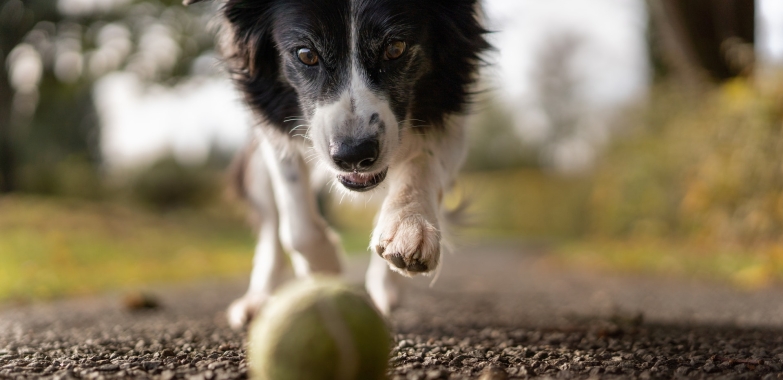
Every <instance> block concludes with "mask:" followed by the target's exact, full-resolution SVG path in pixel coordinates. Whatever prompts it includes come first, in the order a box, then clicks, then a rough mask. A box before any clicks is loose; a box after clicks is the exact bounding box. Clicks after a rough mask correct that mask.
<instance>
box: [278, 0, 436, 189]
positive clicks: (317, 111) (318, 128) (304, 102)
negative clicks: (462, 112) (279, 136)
mask: <svg viewBox="0 0 783 380" xmlns="http://www.w3.org/2000/svg"><path fill="white" fill-rule="evenodd" d="M406 5H408V6H409V5H410V4H406V3H405V2H403V1H380V2H379V1H374V2H369V1H367V2H356V3H355V4H350V3H349V2H347V1H344V0H331V1H319V2H314V1H287V2H286V5H285V6H284V7H280V9H278V12H275V16H274V17H275V21H274V27H273V39H274V41H275V45H276V46H277V49H278V51H279V52H280V57H281V61H282V69H281V71H282V74H283V76H284V77H285V79H286V81H287V82H288V83H289V84H290V85H291V86H292V87H293V88H294V90H295V91H296V93H297V95H298V99H299V105H300V107H301V110H302V112H303V114H304V116H305V118H306V121H307V124H308V125H309V132H308V135H309V137H310V139H311V140H312V144H313V148H314V149H315V153H316V154H317V155H318V157H319V159H320V161H321V162H322V163H324V164H326V165H327V166H328V167H329V168H331V169H332V170H334V171H335V172H336V173H337V178H338V180H339V181H340V183H342V185H343V186H345V187H346V188H348V189H350V190H355V191H366V190H369V189H372V188H373V187H375V186H376V185H378V184H379V183H380V182H381V181H383V179H384V178H385V175H386V171H387V169H388V166H389V164H390V162H391V160H392V157H394V154H395V152H397V149H398V145H399V143H400V130H401V128H404V127H405V125H406V122H407V121H408V120H407V118H408V114H409V112H410V103H411V101H412V100H413V89H414V87H415V85H416V82H417V80H418V78H419V77H421V76H422V75H423V73H424V72H425V71H426V70H427V68H428V67H429V57H427V54H426V53H425V51H424V49H422V46H421V43H422V41H423V40H425V39H426V30H425V29H424V28H423V21H424V20H423V18H422V17H421V15H420V14H418V12H416V11H417V10H416V7H407V9H406Z"/></svg>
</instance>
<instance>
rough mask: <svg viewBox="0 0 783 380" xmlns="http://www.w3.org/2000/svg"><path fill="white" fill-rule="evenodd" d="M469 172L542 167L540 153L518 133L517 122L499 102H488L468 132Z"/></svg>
mask: <svg viewBox="0 0 783 380" xmlns="http://www.w3.org/2000/svg"><path fill="white" fill-rule="evenodd" d="M468 133H469V136H470V137H469V138H468V141H469V143H470V146H469V150H468V157H467V160H466V162H465V170H467V171H477V170H497V169H509V168H514V167H535V166H538V151H537V150H536V149H534V148H532V147H530V146H527V145H526V144H525V142H524V141H522V139H520V138H519V137H518V136H517V134H516V133H515V132H514V118H513V115H511V113H510V112H509V111H508V110H507V109H505V108H504V107H503V105H502V104H500V103H498V102H497V101H487V102H486V108H484V109H482V110H479V112H478V114H477V115H476V116H475V118H474V119H473V123H472V124H471V125H470V128H469V130H468Z"/></svg>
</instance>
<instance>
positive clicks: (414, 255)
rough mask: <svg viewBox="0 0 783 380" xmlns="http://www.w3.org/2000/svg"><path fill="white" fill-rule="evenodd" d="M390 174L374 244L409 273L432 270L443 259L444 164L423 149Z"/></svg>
mask: <svg viewBox="0 0 783 380" xmlns="http://www.w3.org/2000/svg"><path fill="white" fill-rule="evenodd" d="M389 175H390V178H389V179H388V181H387V182H388V183H389V184H390V188H389V193H388V195H387V197H386V199H385V200H384V202H383V206H382V207H381V211H380V214H379V218H378V222H377V225H376V227H375V230H374V231H373V237H372V240H371V247H372V249H373V250H374V251H375V253H376V254H378V255H380V256H381V257H383V258H384V259H386V261H388V262H389V264H390V268H391V269H392V270H394V271H396V272H399V273H401V274H403V275H405V276H411V275H414V274H417V273H424V272H430V271H432V270H434V269H435V268H436V267H437V266H438V262H439V261H440V240H441V232H440V229H439V226H440V222H439V220H438V215H439V208H440V200H441V199H440V198H441V197H442V195H443V183H442V182H443V175H444V174H443V170H442V167H441V165H440V163H439V162H438V161H437V160H436V159H435V157H434V155H433V154H432V151H431V150H430V149H423V150H422V152H421V153H418V154H417V155H416V156H414V157H412V158H410V159H408V160H407V161H406V162H403V163H401V164H399V165H398V166H397V167H396V168H395V169H394V171H390V173H389Z"/></svg>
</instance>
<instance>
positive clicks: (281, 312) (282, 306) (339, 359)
mask: <svg viewBox="0 0 783 380" xmlns="http://www.w3.org/2000/svg"><path fill="white" fill-rule="evenodd" d="M249 339H250V342H249V345H248V360H249V366H250V372H251V376H252V377H253V378H255V379H262V380H288V379H308V380H320V379H330V380H331V379H340V380H343V379H345V380H351V379H357V380H359V379H361V380H375V379H384V378H386V367H387V363H388V360H389V354H390V350H391V338H390V336H389V330H388V328H387V327H386V323H385V322H384V319H383V318H382V317H381V315H380V314H379V313H378V311H377V310H376V309H375V307H374V306H373V305H372V304H371V303H370V300H369V297H367V295H366V294H365V293H364V292H363V291H361V290H358V289H356V288H353V287H351V286H349V285H346V284H345V283H343V282H342V281H340V280H338V279H333V278H314V279H307V280H301V281H298V282H295V283H292V284H290V285H288V286H285V287H284V288H282V289H281V290H280V291H279V292H277V293H276V294H275V296H274V297H272V298H271V299H270V300H269V302H268V303H267V305H266V306H265V308H264V310H263V312H262V314H261V315H260V316H259V318H257V319H256V320H255V321H254V322H253V324H252V325H251V328H250V335H249Z"/></svg>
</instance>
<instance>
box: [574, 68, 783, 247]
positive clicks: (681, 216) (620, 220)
mask: <svg viewBox="0 0 783 380" xmlns="http://www.w3.org/2000/svg"><path fill="white" fill-rule="evenodd" d="M781 88H783V86H779V88H778V89H777V90H774V91H760V90H758V89H755V88H753V87H752V86H751V85H750V84H748V83H747V82H745V81H743V80H740V79H737V80H734V81H731V82H728V83H726V84H724V85H723V86H721V87H720V88H718V89H716V90H714V91H713V92H711V93H708V94H706V95H705V96H704V97H703V98H701V99H686V98H683V97H682V96H678V95H676V94H673V93H672V92H670V91H661V92H658V93H656V94H654V96H653V98H652V102H651V106H650V108H649V109H648V110H647V111H646V114H645V115H644V116H643V118H642V121H641V123H642V126H641V127H640V128H637V129H636V130H635V131H634V133H633V134H632V136H630V137H628V138H625V139H620V140H619V141H618V142H617V144H615V146H613V147H612V148H611V149H610V150H609V152H608V153H607V154H606V155H605V157H604V158H603V161H602V163H601V164H600V165H599V168H598V170H597V173H596V175H595V179H594V183H595V184H594V187H593V191H592V197H591V201H590V206H589V210H590V215H591V220H590V225H591V231H592V233H593V234H595V235H597V236H605V237H634V236H641V237H658V238H678V239H688V240H698V241H703V242H709V243H724V244H740V245H748V244H764V243H771V242H783V240H781V236H783V156H782V155H781V154H780V153H781V152H783V118H782V117H781V115H783V101H782V100H783V91H781Z"/></svg>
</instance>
